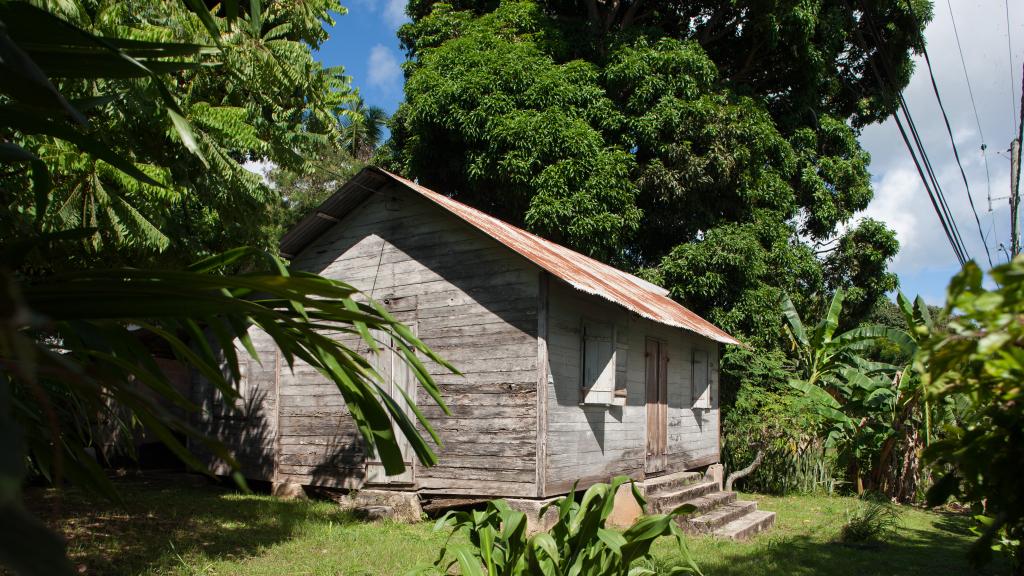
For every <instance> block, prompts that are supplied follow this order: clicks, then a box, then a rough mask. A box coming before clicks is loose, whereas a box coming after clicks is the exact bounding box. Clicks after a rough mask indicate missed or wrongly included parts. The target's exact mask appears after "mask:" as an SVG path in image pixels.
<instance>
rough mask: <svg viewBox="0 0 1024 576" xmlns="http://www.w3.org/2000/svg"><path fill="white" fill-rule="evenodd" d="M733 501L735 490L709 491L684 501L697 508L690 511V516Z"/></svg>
mask: <svg viewBox="0 0 1024 576" xmlns="http://www.w3.org/2000/svg"><path fill="white" fill-rule="evenodd" d="M735 501H736V493H735V492H709V493H707V494H705V495H703V496H699V497H697V498H694V499H693V500H690V501H688V502H685V503H686V504H691V505H693V507H695V508H696V509H697V510H696V511H694V512H691V513H690V516H696V515H698V514H706V513H708V512H710V511H711V510H714V509H715V508H717V507H719V506H724V505H726V504H729V503H730V502H735Z"/></svg>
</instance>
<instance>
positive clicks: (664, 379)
mask: <svg viewBox="0 0 1024 576" xmlns="http://www.w3.org/2000/svg"><path fill="white" fill-rule="evenodd" d="M667 348H668V343H667V342H666V341H665V340H662V339H660V338H653V337H651V336H648V337H647V338H646V339H645V341H644V390H645V395H646V396H645V402H646V406H647V427H646V434H645V436H646V438H645V446H646V455H647V457H646V459H645V461H644V472H645V473H646V474H659V473H662V472H665V470H666V469H667V468H668V350H667Z"/></svg>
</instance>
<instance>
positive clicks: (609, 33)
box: [381, 0, 929, 347]
mask: <svg viewBox="0 0 1024 576" xmlns="http://www.w3.org/2000/svg"><path fill="white" fill-rule="evenodd" d="M748 4H749V5H748ZM862 8H863V9H862ZM409 14H410V15H411V16H412V19H413V22H412V23H411V24H408V25H406V26H404V27H403V28H402V29H401V30H400V32H399V36H400V37H401V38H402V41H403V43H404V45H405V47H406V49H407V51H408V54H409V61H408V62H407V64H406V71H407V75H408V82H407V83H406V88H405V90H406V101H405V102H404V103H403V104H402V106H401V107H400V108H399V110H398V111H397V112H396V114H395V116H394V118H393V119H392V140H391V141H390V142H389V144H388V145H387V146H385V150H384V151H383V153H382V154H381V157H382V158H383V159H385V160H386V161H387V162H388V163H389V165H390V166H391V167H392V168H393V169H395V170H397V171H399V172H401V173H404V174H406V175H408V176H411V177H415V178H418V179H419V180H420V181H421V182H423V183H424V184H426V185H428V186H433V187H436V188H437V189H440V190H445V191H449V192H451V193H453V194H455V195H457V196H458V197H459V198H460V199H461V200H463V201H466V202H468V203H470V204H473V205H475V206H478V207H480V208H483V209H484V210H486V211H488V212H491V213H494V214H495V215H497V216H499V217H501V218H503V219H506V220H509V221H511V222H514V223H519V224H524V225H526V226H527V227H528V228H530V229H531V230H533V231H536V232H538V233H540V234H542V235H544V236H547V237H550V238H552V239H554V240H556V241H559V242H562V243H565V244H568V245H569V246H572V247H574V248H576V249H578V250H581V251H583V252H586V253H589V254H591V255H594V256H597V257H599V258H602V259H604V260H606V261H609V262H613V263H616V264H618V265H621V266H626V267H628V268H631V269H634V270H640V271H643V272H644V273H645V274H646V275H648V276H649V277H650V278H652V279H654V280H658V281H660V282H661V283H662V284H663V285H664V286H665V287H666V288H669V289H670V290H671V291H672V294H673V296H675V297H676V298H678V299H681V300H682V301H683V302H684V303H686V304H687V305H689V306H691V307H692V308H694V309H695V310H696V311H698V312H700V313H702V314H703V315H705V316H706V317H708V318H709V319H710V320H712V321H713V322H715V323H717V324H718V325H720V326H722V327H723V328H725V329H726V330H728V331H730V332H733V333H736V334H737V335H740V336H743V337H744V338H745V340H746V341H747V342H749V343H753V344H757V345H760V346H765V347H775V346H777V345H778V344H779V342H778V335H779V327H780V322H781V318H780V315H779V311H778V309H777V308H776V307H775V306H774V303H775V302H777V300H778V298H779V296H780V295H781V294H782V292H784V291H785V292H787V293H789V294H791V295H792V297H793V298H794V301H796V303H797V305H798V307H799V309H800V310H801V311H802V312H805V313H806V312H807V311H810V310H812V309H813V308H814V306H815V305H816V304H817V301H816V299H815V297H814V295H816V294H825V293H828V292H830V291H833V290H835V289H837V288H843V289H845V290H847V292H848V294H849V300H850V302H849V305H850V306H851V310H852V311H855V312H857V313H858V314H859V313H862V312H866V311H868V310H870V308H871V306H872V305H873V304H874V302H875V300H877V299H878V298H879V297H880V296H881V295H883V294H884V293H885V292H886V291H889V290H892V289H893V288H894V287H895V278H894V277H893V276H892V275H891V274H889V273H888V272H887V271H886V269H885V267H886V265H887V262H888V260H889V259H891V257H892V256H893V255H894V254H895V252H896V249H897V244H896V241H895V237H894V236H893V234H892V232H891V231H889V230H888V229H886V228H885V227H884V226H883V225H881V224H880V223H878V222H873V221H864V222H861V223H854V222H852V219H853V218H854V216H855V215H856V213H857V212H858V211H859V210H862V209H864V207H866V206H867V203H868V201H869V200H870V199H871V194H872V193H871V188H870V180H869V177H868V173H867V162H868V158H867V155H866V153H864V151H863V150H862V149H861V148H860V146H859V144H858V143H857V139H856V136H857V133H858V132H857V130H858V129H859V128H858V127H859V126H862V125H864V124H866V123H870V122H873V121H876V120H878V119H881V118H884V117H885V116H886V115H887V114H889V113H891V111H892V110H893V109H894V102H895V101H894V100H893V97H894V96H895V94H896V92H894V91H891V90H890V89H887V88H881V87H879V86H877V85H876V84H874V82H871V81H869V80H871V79H872V78H873V77H872V76H871V75H870V70H869V68H870V67H871V66H875V65H877V66H881V65H885V66H887V67H889V68H890V69H892V70H894V71H898V73H897V74H896V76H897V77H898V78H901V79H902V81H904V82H905V81H906V80H907V78H908V77H909V70H910V67H911V62H910V53H911V52H912V50H913V49H914V47H915V44H914V42H916V38H917V36H916V35H915V25H916V26H920V23H921V22H926V21H927V20H928V16H929V7H928V6H927V4H926V3H923V2H918V3H907V2H904V1H902V0H886V1H885V2H881V3H874V4H871V5H870V6H867V7H860V6H853V5H850V4H844V3H842V2H831V1H829V2H819V3H814V4H813V6H806V5H804V4H800V3H797V2H782V3H770V4H765V5H762V4H756V3H755V4H750V3H743V7H740V6H737V5H733V4H730V3H721V2H698V3H688V4H687V5H686V6H685V7H680V6H677V5H675V4H671V3H665V2H658V1H654V2H651V1H628V0H626V1H623V2H610V3H603V2H596V1H594V2H580V3H574V2H558V1H538V2H533V1H526V0H523V1H505V2H493V1H477V0H466V1H459V2H436V1H434V0H419V1H414V2H411V3H410V4H409ZM869 26H870V27H877V28H878V29H883V28H884V29H886V30H891V31H892V32H893V33H892V34H891V35H887V36H885V37H884V38H882V39H878V40H877V41H874V40H872V41H868V42H865V41H864V40H865V37H866V33H867V31H866V28H867V27H869ZM737 50H739V52H737ZM737 59H739V60H740V61H737ZM776 61H777V62H778V66H775V65H773V64H767V63H768V62H776ZM797 62H802V64H800V65H798V64H796V63H797ZM837 70H841V71H842V72H841V73H838V74H837V73H836V71H837ZM862 74H863V75H862ZM898 89H899V87H895V90H897V91H898ZM852 94H857V96H856V97H853V98H851V95H852ZM798 102H799V104H798ZM797 222H799V224H797ZM843 225H846V226H845V229H846V232H841V229H842V228H843ZM854 308H856V310H854Z"/></svg>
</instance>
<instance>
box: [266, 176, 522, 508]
mask: <svg viewBox="0 0 1024 576" xmlns="http://www.w3.org/2000/svg"><path fill="white" fill-rule="evenodd" d="M293 264H294V266H295V267H296V268H299V269H302V270H308V271H312V272H317V273H320V274H323V275H325V276H327V277H330V278H336V279H339V280H343V281H345V282H349V283H351V284H353V285H354V286H355V287H357V288H359V289H361V290H364V291H366V292H367V293H372V296H373V297H374V298H376V299H378V300H382V301H385V303H387V304H388V305H389V306H390V307H391V308H392V310H394V311H395V313H396V315H397V316H398V318H399V319H400V320H402V321H403V322H406V323H409V324H411V325H414V326H415V329H416V330H417V333H418V335H419V337H420V338H421V339H422V340H423V341H424V342H425V343H426V344H427V345H428V346H430V347H432V348H433V349H434V350H436V351H437V352H439V353H440V354H441V355H443V356H444V357H445V358H446V359H447V360H449V361H450V362H452V363H453V364H454V365H455V366H456V367H457V368H458V369H459V370H460V371H462V372H463V374H464V375H463V376H455V375H452V374H449V373H447V371H445V370H444V369H443V368H441V367H439V366H433V365H431V372H432V374H433V375H434V376H435V377H436V378H437V381H438V383H439V384H440V386H441V388H442V393H443V397H444V399H445V401H446V402H447V403H448V405H449V407H450V408H451V410H452V416H450V417H445V416H444V415H443V413H442V412H441V410H440V409H439V408H438V407H436V406H435V405H434V404H433V403H432V402H431V401H430V399H429V398H427V397H425V396H426V395H425V394H420V397H419V404H420V406H421V407H422V408H423V411H424V412H425V414H426V415H427V417H428V418H429V420H430V421H431V423H432V424H433V425H434V427H435V429H436V430H437V431H438V433H439V435H440V437H441V439H442V442H443V443H444V448H443V449H442V450H440V451H439V455H440V464H439V465H438V466H435V467H432V468H425V467H421V466H418V467H417V468H416V472H415V486H416V487H418V488H420V489H422V490H424V491H428V492H429V491H437V492H445V493H452V494H459V493H462V494H480V495H505V496H514V495H535V494H536V485H535V470H536V437H537V436H536V435H537V413H536V385H537V299H538V295H537V290H538V274H539V272H538V270H537V268H535V267H533V265H532V264H530V263H529V262H527V261H525V260H523V259H522V258H521V257H519V256H517V255H515V254H514V253H512V252H511V251H510V250H508V249H507V248H505V247H504V246H502V245H500V244H499V243H498V242H497V241H495V240H493V239H491V238H489V237H487V236H485V235H483V234H482V233H479V232H477V231H475V230H474V229H472V228H471V227H469V226H467V225H466V224H465V223H463V222H462V221H460V220H458V219H457V218H456V217H454V216H452V215H450V214H448V213H446V212H444V211H443V210H440V209H439V208H437V207H436V206H435V205H433V204H431V203H429V202H428V201H427V200H424V199H422V198H420V197H418V196H416V195H414V194H412V193H409V192H408V191H406V190H402V189H399V190H396V191H394V192H378V193H375V194H373V195H372V196H371V197H370V199H368V200H367V201H365V202H364V203H363V204H362V205H360V206H359V207H358V208H356V209H355V210H354V211H353V212H352V213H350V214H349V215H348V216H346V217H345V218H344V219H342V221H341V222H340V223H338V224H337V225H336V226H335V227H334V228H332V229H331V230H330V231H329V232H328V233H326V234H325V235H323V236H322V237H320V238H319V239H318V240H317V241H315V242H314V243H312V244H311V245H310V246H308V247H307V248H306V249H305V250H304V251H303V252H302V253H300V254H298V255H297V256H296V257H295V259H294V260H293ZM280 404H281V409H280V439H279V445H280V462H279V465H278V475H279V480H280V481H292V482H298V483H302V484H319V485H330V486H342V487H357V486H359V485H360V484H361V482H362V473H363V472H362V460H363V449H362V445H361V441H360V439H359V437H358V435H357V434H356V431H355V427H354V425H353V423H352V421H351V419H350V418H348V417H347V416H346V410H345V408H344V403H343V402H342V399H341V395H340V394H339V393H338V392H337V390H336V389H335V388H334V386H333V385H331V384H330V383H329V382H327V381H326V380H325V379H324V378H323V377H321V376H320V375H319V374H316V373H314V372H312V371H310V370H309V369H308V367H303V366H299V367H297V368H296V371H295V373H294V374H293V373H291V372H290V371H289V370H288V369H287V367H285V368H284V369H283V370H282V372H281V376H280Z"/></svg>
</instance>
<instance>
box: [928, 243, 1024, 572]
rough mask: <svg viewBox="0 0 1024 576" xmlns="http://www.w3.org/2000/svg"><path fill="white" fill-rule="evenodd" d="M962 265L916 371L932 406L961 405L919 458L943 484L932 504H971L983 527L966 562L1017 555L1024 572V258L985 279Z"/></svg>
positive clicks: (938, 484) (934, 489) (931, 496)
mask: <svg viewBox="0 0 1024 576" xmlns="http://www.w3.org/2000/svg"><path fill="white" fill-rule="evenodd" d="M990 275H991V278H992V280H994V281H995V283H996V286H997V287H996V288H994V289H987V288H985V286H984V285H983V282H982V272H981V269H980V268H978V266H977V265H975V264H974V263H968V264H967V265H966V266H965V267H964V269H963V271H962V272H960V274H958V275H957V276H956V277H955V278H953V280H952V281H951V282H950V285H949V296H948V299H947V303H946V310H947V311H948V312H950V313H951V314H952V316H951V320H950V322H949V331H948V332H946V333H937V334H935V335H934V336H933V338H932V339H930V340H929V341H928V342H927V344H926V345H925V347H924V354H923V355H922V356H921V357H920V358H919V359H918V363H917V366H918V368H919V369H920V371H921V373H922V377H923V379H924V389H925V391H926V394H927V397H928V398H930V399H931V401H932V402H951V401H952V402H959V401H963V402H964V403H965V404H966V409H965V410H963V411H962V412H961V413H960V414H959V415H958V417H957V418H956V419H955V421H953V422H949V423H948V424H947V425H945V426H944V427H943V430H942V432H943V434H944V435H945V437H944V438H941V439H938V440H937V441H936V442H934V443H932V444H931V446H929V447H928V448H927V449H926V450H925V459H926V460H928V461H929V462H932V463H934V464H936V465H937V466H939V467H940V470H941V471H942V474H941V477H940V478H939V480H938V481H937V482H936V483H935V485H934V486H932V488H931V489H930V490H929V493H928V500H929V502H931V503H933V504H937V503H942V502H944V501H946V499H947V498H949V497H954V498H956V499H957V500H959V501H961V502H966V503H970V504H972V505H973V506H974V508H975V510H976V513H977V514H978V519H979V521H980V522H981V526H980V530H979V534H980V538H979V539H978V542H977V544H976V545H975V546H974V548H973V549H972V554H971V555H972V559H973V560H975V561H976V562H985V561H987V560H988V559H989V558H990V555H991V552H990V550H991V549H993V548H995V549H1003V550H1006V551H1008V552H1009V553H1010V554H1011V556H1012V557H1013V561H1014V570H1015V573H1016V574H1020V573H1024V546H1022V544H1021V543H1022V542H1024V499H1022V494H1024V483H1022V482H1024V478H1022V476H1021V462H1024V388H1022V382H1024V322H1022V319H1024V257H1021V256H1018V257H1017V258H1015V259H1014V260H1013V261H1012V262H1010V263H1008V264H1004V265H1001V266H997V267H995V268H993V269H992V270H991V272H990Z"/></svg>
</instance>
